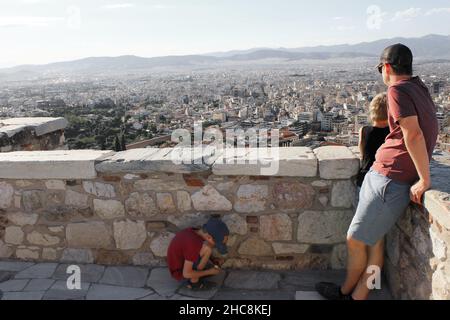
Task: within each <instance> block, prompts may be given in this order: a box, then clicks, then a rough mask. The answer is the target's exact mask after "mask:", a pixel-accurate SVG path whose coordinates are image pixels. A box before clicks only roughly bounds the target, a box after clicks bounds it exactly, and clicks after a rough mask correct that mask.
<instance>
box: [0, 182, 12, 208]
mask: <svg viewBox="0 0 450 320" xmlns="http://www.w3.org/2000/svg"><path fill="white" fill-rule="evenodd" d="M13 196H14V188H13V186H12V185H10V184H9V183H6V182H4V181H0V209H7V208H9V207H10V206H11V203H12V200H13Z"/></svg>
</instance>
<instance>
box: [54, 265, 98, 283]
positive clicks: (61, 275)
mask: <svg viewBox="0 0 450 320" xmlns="http://www.w3.org/2000/svg"><path fill="white" fill-rule="evenodd" d="M68 266H70V264H60V265H59V266H58V267H57V268H56V271H55V273H54V274H53V277H52V278H53V279H56V280H67V279H68V278H69V277H70V274H68V273H67V267H68ZM77 266H79V267H80V270H81V281H82V282H98V281H99V280H100V279H101V277H102V275H103V273H104V271H105V267H104V266H100V265H96V264H77Z"/></svg>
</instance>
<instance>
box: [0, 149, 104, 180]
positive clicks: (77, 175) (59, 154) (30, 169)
mask: <svg viewBox="0 0 450 320" xmlns="http://www.w3.org/2000/svg"><path fill="white" fill-rule="evenodd" d="M111 153H112V151H99V150H53V151H32V152H29V151H18V152H6V153H0V178H3V179H43V180H47V179H93V178H95V177H96V176H97V172H96V171H95V168H94V162H95V160H97V159H101V158H103V157H104V156H106V155H109V154H111Z"/></svg>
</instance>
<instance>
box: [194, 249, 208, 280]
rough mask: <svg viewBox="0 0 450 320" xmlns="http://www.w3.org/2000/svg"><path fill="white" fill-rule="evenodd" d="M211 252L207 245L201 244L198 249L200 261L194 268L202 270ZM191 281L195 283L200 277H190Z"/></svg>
mask: <svg viewBox="0 0 450 320" xmlns="http://www.w3.org/2000/svg"><path fill="white" fill-rule="evenodd" d="M211 254H212V249H211V248H210V247H209V246H207V245H205V244H204V245H203V247H202V249H201V250H200V261H199V263H198V264H197V265H196V266H195V269H196V270H199V271H202V270H204V269H205V267H206V264H207V263H208V261H209V258H211ZM190 280H191V282H192V283H197V282H198V281H199V280H200V279H199V278H192V279H190Z"/></svg>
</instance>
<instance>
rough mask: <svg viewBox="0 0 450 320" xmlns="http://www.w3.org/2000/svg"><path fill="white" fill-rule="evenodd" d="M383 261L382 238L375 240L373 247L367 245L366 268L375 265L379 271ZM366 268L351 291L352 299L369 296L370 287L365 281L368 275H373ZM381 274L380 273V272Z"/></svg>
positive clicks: (365, 298)
mask: <svg viewBox="0 0 450 320" xmlns="http://www.w3.org/2000/svg"><path fill="white" fill-rule="evenodd" d="M383 262H384V239H383V240H380V241H378V242H377V244H376V245H374V246H373V247H369V259H368V263H367V268H369V267H371V266H377V267H378V268H379V270H380V271H381V268H382V267H383ZM367 268H366V270H365V272H364V273H363V274H362V276H361V279H360V281H359V283H358V285H357V287H356V289H355V290H354V291H353V295H352V297H353V299H354V300H367V298H368V297H369V292H370V289H369V287H368V285H367V281H368V280H369V277H371V276H373V274H370V273H367ZM380 276H381V274H380Z"/></svg>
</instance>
